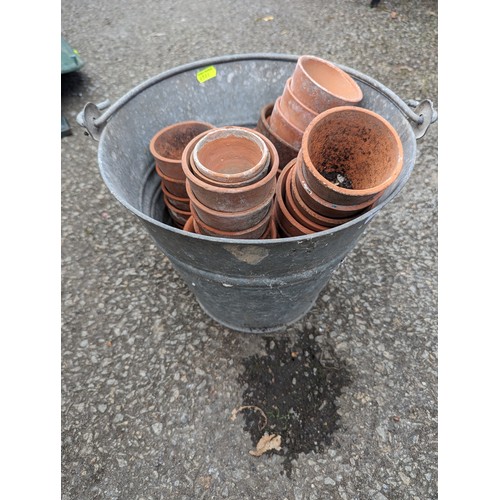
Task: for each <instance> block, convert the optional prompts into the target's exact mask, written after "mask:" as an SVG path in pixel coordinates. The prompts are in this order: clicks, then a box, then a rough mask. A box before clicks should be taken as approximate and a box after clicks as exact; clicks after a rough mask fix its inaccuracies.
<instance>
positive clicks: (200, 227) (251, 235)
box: [193, 211, 271, 240]
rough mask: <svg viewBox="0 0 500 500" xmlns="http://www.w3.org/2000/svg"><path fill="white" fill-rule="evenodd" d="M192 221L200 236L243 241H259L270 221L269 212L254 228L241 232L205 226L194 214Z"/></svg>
mask: <svg viewBox="0 0 500 500" xmlns="http://www.w3.org/2000/svg"><path fill="white" fill-rule="evenodd" d="M193 220H194V225H195V228H196V230H197V231H199V233H200V234H204V235H205V236H215V237H217V238H232V239H240V238H241V239H245V240H250V239H259V238H260V237H261V236H262V235H263V234H264V233H265V232H266V229H267V226H268V225H269V221H270V220H271V211H269V212H268V214H267V215H266V216H265V217H264V218H263V219H262V220H261V221H259V222H258V223H257V224H256V225H255V226H252V227H249V228H247V229H243V230H241V231H223V230H221V229H217V228H215V227H211V226H207V225H206V224H205V223H204V222H203V221H201V220H200V219H199V218H198V216H197V215H196V212H193Z"/></svg>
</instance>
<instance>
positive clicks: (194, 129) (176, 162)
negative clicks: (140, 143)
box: [149, 121, 213, 180]
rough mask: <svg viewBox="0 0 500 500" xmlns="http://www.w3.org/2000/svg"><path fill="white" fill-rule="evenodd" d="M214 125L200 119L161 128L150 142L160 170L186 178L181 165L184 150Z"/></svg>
mask: <svg viewBox="0 0 500 500" xmlns="http://www.w3.org/2000/svg"><path fill="white" fill-rule="evenodd" d="M212 128H213V125H211V124H210V123H205V122H200V121H185V122H178V123H174V124H173V125H169V126H168V127H165V128H163V129H161V130H159V131H158V132H157V133H156V134H155V135H154V136H153V138H152V139H151V141H150V143H149V150H150V151H151V154H152V155H153V157H154V159H155V162H156V166H157V167H158V169H159V170H160V172H161V173H162V174H163V175H165V176H167V177H169V178H171V179H178V180H181V179H184V178H185V177H184V174H183V172H182V167H181V156H182V151H183V150H184V148H185V147H186V145H187V143H188V142H189V141H190V140H191V139H192V138H193V137H196V136H197V135H199V134H201V133H202V132H204V131H205V130H210V129H212Z"/></svg>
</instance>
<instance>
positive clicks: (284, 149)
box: [256, 103, 299, 170]
mask: <svg viewBox="0 0 500 500" xmlns="http://www.w3.org/2000/svg"><path fill="white" fill-rule="evenodd" d="M273 108H274V103H271V104H266V105H265V106H263V107H262V108H261V110H260V115H259V121H258V122H257V128H256V130H257V131H258V132H260V133H261V134H262V135H264V136H265V137H267V138H268V139H269V140H270V141H271V142H272V143H273V144H274V146H275V147H276V150H277V151H278V155H279V162H280V166H279V169H280V170H283V169H284V168H285V166H286V165H287V164H288V163H289V162H290V160H293V159H294V158H296V157H297V153H298V152H299V148H294V147H293V146H291V145H290V144H288V143H287V142H285V141H283V140H282V139H281V138H279V137H278V136H277V135H276V134H275V133H274V132H273V131H272V130H271V127H270V126H269V118H270V116H271V114H272V112H273Z"/></svg>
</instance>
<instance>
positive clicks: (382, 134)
mask: <svg viewBox="0 0 500 500" xmlns="http://www.w3.org/2000/svg"><path fill="white" fill-rule="evenodd" d="M301 153H302V154H301V157H300V159H298V160H297V164H298V165H299V166H300V164H301V163H302V165H303V166H304V169H303V173H304V177H305V180H306V182H307V184H308V185H309V187H310V188H311V189H312V191H314V192H315V193H316V194H317V195H318V196H319V197H321V198H323V199H324V200H326V201H329V202H331V203H335V204H338V205H359V204H360V203H363V202H368V201H369V200H372V201H373V199H374V198H375V197H376V196H377V195H378V194H380V193H381V192H382V191H384V190H385V189H386V188H388V187H389V186H390V185H391V184H392V183H393V182H394V181H395V180H396V179H397V177H398V175H399V174H400V172H401V169H402V167H403V145H402V143H401V139H400V138H399V135H398V133H397V132H396V130H395V129H394V127H393V126H392V125H391V124H390V123H389V122H388V121H387V120H386V119H385V118H383V117H382V116H380V115H379V114H377V113H375V112H373V111H370V110H368V109H363V108H359V107H354V106H341V107H338V108H333V109H329V110H328V111H325V112H324V113H321V114H320V115H318V116H317V117H316V118H315V119H314V120H313V121H312V122H311V123H310V124H309V126H308V127H307V129H306V131H305V132H304V137H303V139H302V148H301ZM337 174H340V175H341V176H342V177H344V178H347V179H348V180H349V181H350V182H351V184H352V189H349V188H347V187H340V186H338V185H336V184H334V183H333V182H331V181H330V180H328V179H327V178H326V177H325V176H327V177H329V178H330V179H333V178H335V177H336V176H337Z"/></svg>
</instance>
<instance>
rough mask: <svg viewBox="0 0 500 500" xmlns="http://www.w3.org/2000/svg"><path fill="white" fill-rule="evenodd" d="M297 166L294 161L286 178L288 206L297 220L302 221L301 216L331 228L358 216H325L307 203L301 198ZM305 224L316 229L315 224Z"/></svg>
mask: <svg viewBox="0 0 500 500" xmlns="http://www.w3.org/2000/svg"><path fill="white" fill-rule="evenodd" d="M296 168H297V165H296V163H295V162H294V165H293V166H292V168H291V170H290V174H289V175H288V178H287V179H286V183H285V187H286V202H287V206H288V208H289V209H290V212H291V213H292V215H294V216H295V218H296V219H297V220H299V221H301V218H305V219H306V220H308V221H311V222H313V223H315V224H317V225H319V226H322V227H326V228H331V227H336V226H340V225H341V224H344V223H345V222H349V221H350V220H352V219H353V218H354V217H356V216H357V215H356V214H353V215H351V217H343V218H332V217H325V216H324V215H322V214H320V213H318V212H316V211H314V210H312V209H311V208H310V207H309V206H308V205H307V203H305V202H304V200H303V199H302V198H301V196H300V194H299V193H298V191H297V176H296V175H295V170H296ZM303 224H304V225H305V226H308V227H311V229H314V226H311V225H308V224H306V223H305V222H303Z"/></svg>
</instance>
